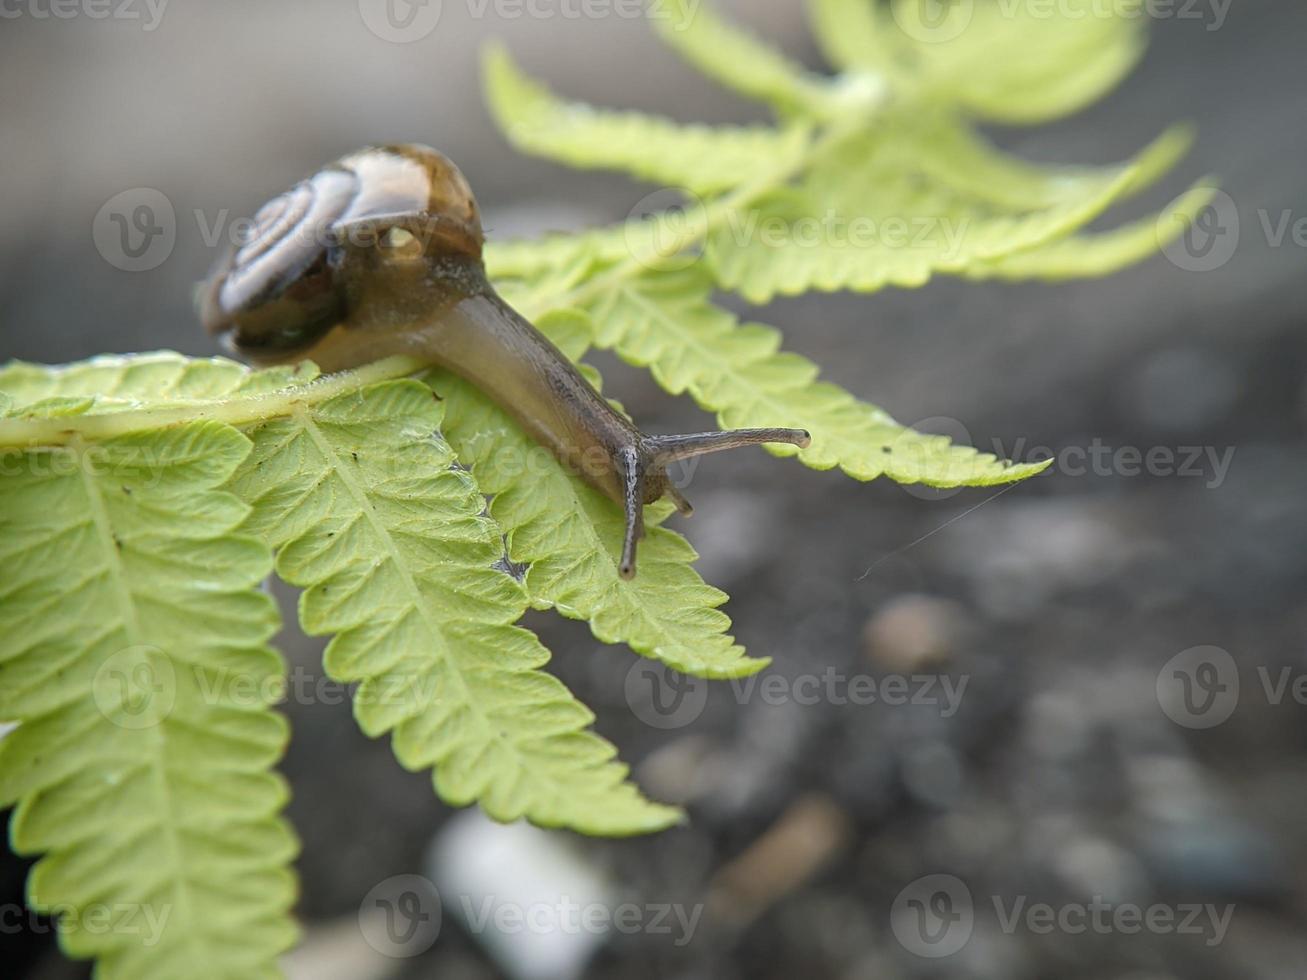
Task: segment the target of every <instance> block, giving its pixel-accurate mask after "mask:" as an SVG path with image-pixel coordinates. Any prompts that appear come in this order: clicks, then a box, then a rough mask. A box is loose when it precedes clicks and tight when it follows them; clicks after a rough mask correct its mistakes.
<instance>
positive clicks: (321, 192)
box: [199, 145, 809, 579]
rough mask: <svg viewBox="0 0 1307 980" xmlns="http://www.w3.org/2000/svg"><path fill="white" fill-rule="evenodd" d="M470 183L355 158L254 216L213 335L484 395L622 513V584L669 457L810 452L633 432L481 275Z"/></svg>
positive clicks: (219, 290)
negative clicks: (431, 371)
mask: <svg viewBox="0 0 1307 980" xmlns="http://www.w3.org/2000/svg"><path fill="white" fill-rule="evenodd" d="M483 241H484V238H483V235H482V231H481V220H480V217H479V214H478V209H477V204H476V200H475V198H474V197H473V196H472V190H471V188H470V187H469V186H468V183H467V180H466V179H465V178H464V177H463V175H462V173H460V172H459V170H458V168H457V167H456V166H455V165H454V164H453V163H452V162H451V161H450V160H449V159H448V158H447V157H445V156H444V155H443V154H441V153H439V152H437V151H436V150H433V149H430V148H429V147H425V146H417V145H398V146H384V147H374V148H370V149H365V150H361V151H359V152H357V153H354V154H351V155H349V156H346V157H344V158H342V159H341V160H339V161H337V162H336V163H333V164H330V165H329V166H326V167H324V168H322V169H321V170H319V171H318V172H317V173H316V174H314V175H313V176H312V177H310V178H308V179H307V180H304V181H302V182H300V183H299V184H297V185H295V187H293V188H291V190H289V191H287V192H286V193H284V194H282V195H281V196H280V197H277V198H274V199H273V200H272V201H270V202H268V203H267V204H266V205H264V206H263V207H262V208H261V209H260V210H259V211H258V213H257V214H256V215H255V217H254V221H253V225H252V228H251V230H250V232H249V233H248V234H247V235H244V236H242V241H241V243H240V244H239V245H238V246H237V247H235V248H233V249H232V250H231V253H230V254H229V255H227V256H226V257H225V258H224V259H223V260H222V261H221V262H220V263H219V265H218V267H217V268H216V269H215V271H214V272H213V274H212V275H211V276H210V278H209V280H208V281H207V282H206V283H205V284H204V285H203V286H202V287H201V289H200V292H199V308H200V310H199V312H200V318H201V320H202V321H203V323H204V326H205V327H206V328H207V330H208V331H209V332H210V333H211V334H223V335H225V336H226V339H227V341H228V344H229V346H230V347H231V349H233V350H234V351H235V352H236V353H237V354H238V355H240V356H242V357H244V358H245V359H247V360H249V361H251V362H253V363H255V364H259V365H268V364H276V363H284V362H289V361H296V360H300V359H303V358H307V359H311V360H313V361H314V362H316V363H317V364H318V366H319V367H320V368H321V369H322V370H323V371H328V372H329V371H339V370H343V369H346V368H351V367H357V366H359V365H362V364H366V363H369V362H371V361H376V360H380V359H382V358H384V357H390V356H392V355H398V354H405V355H409V356H413V357H417V358H420V359H421V360H423V361H425V362H427V363H430V364H432V365H437V366H440V367H444V368H447V369H448V370H450V371H452V372H454V373H455V374H457V375H459V376H460V377H463V378H465V379H466V380H468V381H470V382H471V383H472V384H474V385H476V386H477V387H478V388H480V389H481V390H482V391H483V392H485V393H486V394H487V395H489V396H490V397H491V398H492V399H493V400H494V401H495V402H497V403H498V404H499V405H500V406H501V407H502V408H503V409H505V410H506V411H507V412H508V413H509V414H510V415H512V416H513V417H514V418H515V419H516V420H517V422H518V423H519V424H521V426H522V427H523V428H524V429H525V430H526V431H527V432H528V433H529V434H530V435H531V436H532V438H534V439H535V440H536V441H537V442H538V443H540V444H541V445H543V446H545V447H546V448H547V449H548V450H550V451H551V452H552V453H553V454H554V455H555V456H556V457H557V458H558V459H559V460H560V461H561V462H562V463H563V464H564V465H566V466H568V467H569V468H570V469H571V470H572V471H573V472H575V473H577V474H578V475H580V476H581V478H582V479H584V480H585V481H586V482H587V483H589V484H590V485H591V486H593V487H595V488H596V489H598V490H599V491H600V492H602V493H603V494H605V495H606V496H608V497H609V498H611V499H612V500H613V501H615V502H616V503H617V504H618V505H620V506H621V507H623V508H624V512H625V533H624V536H623V543H622V553H621V558H620V562H619V564H618V571H619V573H620V575H621V576H622V578H624V579H630V578H632V577H633V576H634V575H635V556H636V545H637V543H638V541H639V540H640V538H642V537H643V536H644V520H643V505H645V504H648V503H652V502H653V501H655V500H658V499H659V498H661V497H662V496H663V495H664V494H666V495H667V496H669V497H670V498H671V499H672V501H673V502H674V503H675V505H676V507H677V509H678V510H680V511H681V513H683V514H686V515H688V514H689V513H691V507H690V504H689V502H688V501H687V500H686V499H685V497H684V496H683V495H682V494H681V492H680V490H679V489H677V488H676V487H675V486H674V485H673V484H672V482H671V481H670V479H669V478H668V475H667V466H668V465H669V464H671V463H673V462H676V461H678V460H683V459H687V458H689V457H692V456H699V455H703V454H705V453H712V452H717V451H718V450H722V449H731V448H734V447H736V446H747V445H757V444H761V443H767V442H784V443H790V444H792V445H796V446H800V447H803V446H807V445H808V442H809V436H808V433H807V432H805V431H803V430H802V429H779V428H778V429H738V430H734V431H727V432H702V433H694V434H690V435H645V434H644V433H642V432H640V430H639V429H637V428H636V427H635V426H634V425H633V424H632V423H631V422H630V421H629V420H628V419H627V418H626V417H625V416H624V415H623V414H622V413H620V412H619V411H617V410H616V409H615V408H613V407H612V406H611V405H610V404H609V403H608V402H607V401H606V400H605V399H604V398H603V396H601V395H600V394H599V392H598V391H596V390H595V389H594V387H593V386H591V385H590V383H589V382H587V381H586V380H585V378H584V377H583V376H582V375H581V373H580V372H579V371H578V370H577V368H576V366H575V365H574V364H573V363H572V362H571V361H570V360H569V359H568V358H567V356H566V355H564V354H563V353H562V352H561V351H560V350H559V349H558V348H557V347H556V346H554V344H553V343H552V342H551V341H550V340H549V339H548V338H547V337H545V336H544V334H542V333H541V332H540V331H539V330H537V329H536V328H535V327H534V326H533V325H532V324H531V323H530V322H528V321H527V320H526V319H525V318H524V317H523V316H521V315H520V314H519V313H517V312H516V311H515V310H514V309H513V308H512V307H510V306H509V305H508V304H507V303H506V302H505V301H504V300H503V299H501V298H500V297H499V295H498V294H497V293H496V292H495V290H494V288H493V287H492V286H491V285H490V282H489V280H488V278H487V276H486V272H485V266H484V265H483V263H482V259H481V249H482V243H483Z"/></svg>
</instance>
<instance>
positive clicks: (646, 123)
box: [483, 47, 806, 194]
mask: <svg viewBox="0 0 1307 980" xmlns="http://www.w3.org/2000/svg"><path fill="white" fill-rule="evenodd" d="M483 66H484V67H483V70H484V74H485V89H486V96H487V100H488V101H489V104H490V108H491V111H492V112H493V113H494V114H495V118H496V119H497V120H498V122H499V125H500V127H501V128H502V129H503V131H504V134H505V135H506V136H507V137H508V138H509V140H510V141H512V143H513V144H514V145H515V146H517V147H518V148H519V149H521V150H524V151H526V152H528V153H534V154H536V155H538V156H543V157H548V158H550V159H552V160H558V161H560V162H562V163H566V164H569V165H571V166H574V167H588V168H609V169H616V170H624V171H627V172H628V173H631V174H632V175H634V176H635V177H638V178H640V179H642V180H648V181H652V182H654V183H658V184H665V185H670V186H672V187H678V188H685V189H687V190H690V191H694V192H697V193H700V194H712V193H715V192H717V191H721V190H725V189H727V188H730V187H734V186H735V185H737V184H740V183H746V182H748V181H749V180H750V178H751V177H753V176H755V175H758V174H767V173H770V172H772V171H774V170H775V169H776V168H777V166H778V163H779V164H782V165H783V163H784V161H785V160H787V159H790V158H792V157H794V156H795V155H796V153H797V152H799V151H800V150H801V149H802V148H803V146H804V143H805V142H806V138H805V131H804V129H803V128H800V127H796V128H794V129H791V130H777V129H773V128H771V127H767V126H749V127H736V126H722V127H713V126H682V125H679V124H677V123H674V122H671V121H670V120H666V119H660V118H657V117H654V116H647V115H642V114H640V113H634V112H605V111H603V110H599V109H595V108H593V107H591V106H588V105H585V104H583V103H579V102H564V101H562V100H561V99H559V98H558V97H557V96H555V95H554V94H553V93H551V92H550V91H549V90H548V89H547V88H545V87H544V86H543V85H541V84H540V83H539V82H536V81H534V80H532V79H530V78H528V77H527V76H526V75H525V74H523V73H522V71H521V70H520V69H519V68H518V67H517V65H515V64H514V63H513V60H512V58H511V57H510V56H509V55H508V53H507V51H506V50H505V49H503V48H501V47H493V48H491V49H490V50H489V52H488V53H487V55H486V58H485V60H484V62H483Z"/></svg>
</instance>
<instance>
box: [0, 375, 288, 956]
mask: <svg viewBox="0 0 1307 980" xmlns="http://www.w3.org/2000/svg"><path fill="white" fill-rule="evenodd" d="M92 370H96V369H92ZM18 373H20V374H22V375H23V376H24V377H25V378H26V379H27V380H26V382H25V387H24V397H26V398H29V399H30V398H32V397H39V394H38V392H39V391H40V390H41V389H42V388H43V387H44V386H43V385H41V384H40V383H39V382H38V380H37V379H36V372H35V370H34V369H31V368H22V369H20V370H19V371H18ZM69 377H80V375H79V372H76V371H74V372H66V373H64V374H63V376H62V377H61V378H57V379H55V380H54V381H53V382H52V385H53V387H50V388H46V389H45V390H46V391H52V390H59V388H60V384H61V383H66V382H67V380H68V378H69ZM12 380H13V372H10V373H9V375H8V378H7V381H6V383H8V382H10V381H12ZM78 383H80V382H78ZM249 448H250V444H249V441H248V440H247V439H246V438H245V437H244V436H242V435H240V433H238V432H237V431H236V430H234V429H232V428H230V427H228V426H225V425H221V424H217V423H212V422H199V423H192V424H189V425H184V426H181V427H177V428H172V429H168V430H164V431H160V432H151V433H143V434H139V435H132V436H125V437H121V438H118V439H111V440H107V441H104V442H100V443H95V444H91V443H85V442H80V441H77V442H74V443H73V444H71V445H69V446H67V447H65V448H60V449H48V450H34V451H31V452H28V453H25V454H23V455H22V456H21V458H17V459H15V458H13V457H11V458H10V465H9V466H8V467H7V468H6V471H5V474H4V478H3V479H0V569H3V572H0V718H5V719H8V720H12V721H17V722H18V723H19V725H18V727H17V729H15V730H14V731H12V732H11V733H10V734H9V735H8V736H6V737H5V738H4V739H3V740H2V741H0V806H7V805H10V804H14V803H16V804H17V809H16V810H15V812H14V817H13V823H12V826H11V840H12V842H13V845H14V848H15V849H16V850H17V851H19V852H20V853H27V854H35V853H44V854H45V856H44V857H43V858H42V859H41V860H40V862H39V863H38V864H37V865H36V867H35V869H34V870H33V872H32V875H31V878H30V881H29V884H28V895H29V901H30V903H31V904H32V906H33V907H34V908H37V909H44V910H48V911H55V910H58V911H59V912H60V920H59V921H60V942H61V944H62V946H63V948H64V950H65V951H66V952H67V953H68V954H69V955H71V956H74V957H90V956H95V957H98V958H99V966H98V972H97V975H98V976H101V977H106V978H109V977H122V978H129V980H149V978H151V977H161V978H162V977H168V978H171V977H178V976H189V977H199V978H202V977H214V978H217V977H223V978H227V977H233V976H241V977H268V976H275V975H277V970H276V965H275V964H276V956H277V954H279V953H280V952H281V951H283V950H285V949H286V948H288V947H289V946H290V945H291V943H292V942H293V941H294V938H295V932H296V931H295V928H294V926H293V925H292V923H291V921H290V917H289V908H290V906H291V903H292V902H293V900H294V895H295V885H294V880H293V878H292V875H291V872H290V869H289V863H290V861H291V859H292V858H293V857H294V855H295V852H296V843H295V839H294V837H293V835H292V833H291V831H290V830H289V828H288V827H287V826H286V824H285V823H284V822H283V821H282V820H281V819H280V818H279V816H278V814H279V812H280V810H281V809H282V807H283V805H284V804H285V801H286V795H287V794H286V788H285V786H284V785H283V783H282V781H281V780H280V779H279V778H277V777H276V776H274V775H273V774H271V773H270V772H269V768H270V767H271V766H272V765H273V764H274V763H275V762H276V760H277V759H278V758H279V757H280V756H281V753H282V750H283V747H284V744H285V740H286V726H285V724H284V722H283V721H282V719H281V718H280V716H278V715H276V714H274V713H272V712H271V711H270V710H269V708H268V702H269V701H270V700H271V699H273V698H275V696H276V695H277V693H278V691H279V687H278V685H279V683H280V679H281V676H282V665H281V660H280V657H279V656H278V655H277V654H276V653H275V652H273V651H272V650H270V649H269V648H268V647H267V645H266V644H267V641H268V639H269V638H270V637H271V635H272V634H273V633H274V632H275V631H276V629H277V624H278V619H277V615H276V610H275V607H274V606H273V603H272V601H271V600H270V599H269V598H268V597H267V596H266V595H264V594H262V593H261V592H260V591H258V588H257V586H258V584H259V582H260V581H261V580H262V579H263V578H264V576H266V575H267V573H268V572H269V571H270V568H271V554H270V552H269V550H268V549H267V548H266V547H265V546H264V545H262V544H261V543H260V542H258V541H256V540H254V539H253V538H250V537H247V536H244V535H242V534H241V533H239V529H240V527H241V524H242V521H243V520H244V518H245V516H246V514H247V510H248V508H246V507H245V506H244V505H243V504H242V503H240V501H239V500H237V499H236V498H235V497H233V496H231V495H230V494H228V493H225V492H222V491H220V490H218V489H217V488H218V487H219V486H220V485H221V484H222V483H223V482H224V481H225V480H226V479H227V478H228V477H229V476H230V474H231V473H232V472H233V471H234V470H235V468H236V467H237V466H238V465H239V464H240V462H241V461H242V459H244V457H245V455H246V454H247V453H248V452H249Z"/></svg>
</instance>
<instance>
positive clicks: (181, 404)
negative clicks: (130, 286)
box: [0, 357, 426, 449]
mask: <svg viewBox="0 0 1307 980" xmlns="http://www.w3.org/2000/svg"><path fill="white" fill-rule="evenodd" d="M424 367H426V365H424V364H423V362H421V361H419V360H417V359H416V358H412V357H388V358H386V359H385V360H381V361H375V362H374V363H372V364H365V365H363V366H362V367H360V368H356V369H354V370H351V371H340V372H338V373H336V374H329V375H326V376H324V377H321V378H318V379H316V380H314V381H310V382H308V383H307V384H303V385H293V386H291V387H288V388H280V389H278V390H277V391H271V392H261V393H259V394H257V395H239V394H238V395H234V396H232V397H230V398H211V399H203V400H201V399H196V400H193V401H170V402H159V403H156V404H152V405H143V406H142V407H140V408H133V409H126V410H124V411H120V412H105V413H103V414H99V415H95V414H88V415H72V416H70V415H64V416H59V417H58V418H28V419H24V418H10V419H0V448H14V447H18V448H22V449H35V448H38V447H44V446H65V445H68V444H69V443H70V442H73V441H75V440H77V439H89V440H92V441H95V440H102V439H112V438H115V437H117V436H125V435H130V434H132V433H134V432H142V431H147V430H155V429H163V428H167V427H169V426H173V425H183V424H185V423H187V422H200V421H206V420H207V421H214V422H226V423H227V424H228V425H234V426H238V427H239V426H243V425H251V424H253V423H255V422H262V421H265V420H266V419H270V418H277V417H279V416H283V415H289V414H291V413H292V412H294V411H295V410H296V409H297V408H303V407H306V406H311V405H317V404H320V403H322V402H325V401H328V400H330V399H332V398H335V397H336V396H337V395H342V394H345V393H347V392H350V391H355V390H357V389H358V388H361V387H363V386H364V385H368V384H372V383H374V382H377V381H389V380H392V379H394V378H402V377H405V376H407V375H410V374H414V373H416V372H418V371H419V370H421V369H422V368H424Z"/></svg>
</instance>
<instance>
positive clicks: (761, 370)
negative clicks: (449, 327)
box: [592, 269, 1048, 487]
mask: <svg viewBox="0 0 1307 980" xmlns="http://www.w3.org/2000/svg"><path fill="white" fill-rule="evenodd" d="M711 290H712V283H711V281H710V280H709V279H708V278H707V276H706V275H705V274H704V273H703V271H702V270H700V269H686V270H682V271H678V272H651V273H647V274H645V275H643V276H640V277H639V278H637V279H635V280H632V281H630V282H627V283H624V284H623V285H622V286H621V287H620V288H616V289H613V290H612V291H611V292H608V293H606V294H605V295H604V296H603V298H602V299H600V300H598V301H596V303H595V306H594V308H593V310H592V312H593V315H594V318H595V324H596V343H598V344H599V346H601V347H611V348H612V349H614V350H615V351H616V352H617V353H618V354H619V355H620V356H621V357H622V358H624V359H625V360H627V361H630V362H631V363H633V364H638V365H640V366H645V367H648V368H649V369H650V370H651V371H652V373H653V375H654V377H655V378H656V379H657V380H658V383H659V384H660V385H662V386H663V387H664V388H666V389H667V390H668V391H671V392H672V393H674V394H680V393H682V392H687V391H688V392H689V393H690V395H691V396H692V397H693V398H694V400H695V401H696V402H698V403H699V405H700V406H702V407H703V408H705V409H708V410H709V411H712V412H716V413H717V418H718V421H719V422H720V423H721V425H722V428H741V427H748V426H794V427H803V428H806V429H808V430H809V431H810V432H811V433H812V445H811V446H809V447H808V448H807V449H803V450H800V449H797V448H795V447H793V446H785V445H774V446H768V447H767V449H768V450H769V451H770V452H772V453H773V454H775V455H777V456H791V455H796V454H797V456H798V458H799V459H800V460H801V461H802V462H803V463H805V464H806V465H808V466H811V467H812V468H813V469H818V470H827V469H831V468H833V467H836V466H838V467H839V468H840V469H841V470H843V471H844V472H845V473H847V474H848V475H849V476H852V477H854V478H855V479H858V480H871V479H875V478H876V477H878V476H882V475H884V476H889V477H890V478H891V479H894V480H896V481H898V482H900V483H925V484H929V485H931V486H949V487H953V486H988V485H991V484H996V483H1007V482H1011V481H1014V480H1021V479H1025V478H1026V477H1029V476H1033V475H1034V474H1036V473H1038V472H1040V471H1041V470H1043V469H1044V468H1045V467H1046V466H1047V465H1048V464H1047V462H1046V461H1041V462H1038V463H1029V464H1022V465H1013V464H1011V463H1007V462H1004V461H1003V460H1000V459H997V458H996V457H994V456H991V455H989V454H986V453H978V452H976V450H974V449H972V448H971V447H969V446H957V445H951V444H950V443H949V441H948V439H947V438H945V437H943V436H935V435H926V434H922V433H918V432H914V431H913V430H911V429H908V428H906V427H904V426H902V425H899V424H898V423H897V422H895V421H894V420H893V419H892V418H890V416H889V415H887V414H886V413H885V412H883V411H881V410H880V409H879V408H876V407H875V406H874V405H869V404H867V403H866V402H862V401H859V400H858V399H856V398H854V397H853V396H852V395H851V394H849V393H848V392H847V391H845V390H844V389H842V388H839V387H838V386H836V385H833V384H830V383H828V382H823V381H818V380H817V374H818V368H817V365H815V364H813V363H812V362H811V361H809V360H807V359H806V358H803V357H800V356H799V355H797V354H792V353H786V352H781V351H780V350H779V347H780V334H779V332H778V331H776V330H774V329H772V328H771V327H766V326H763V325H761V324H756V323H751V324H740V323H739V321H738V320H737V319H736V318H735V317H734V315H732V314H731V313H729V312H727V311H726V310H723V309H721V308H720V307H717V306H714V305H713V304H712V302H711V301H710V296H711Z"/></svg>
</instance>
